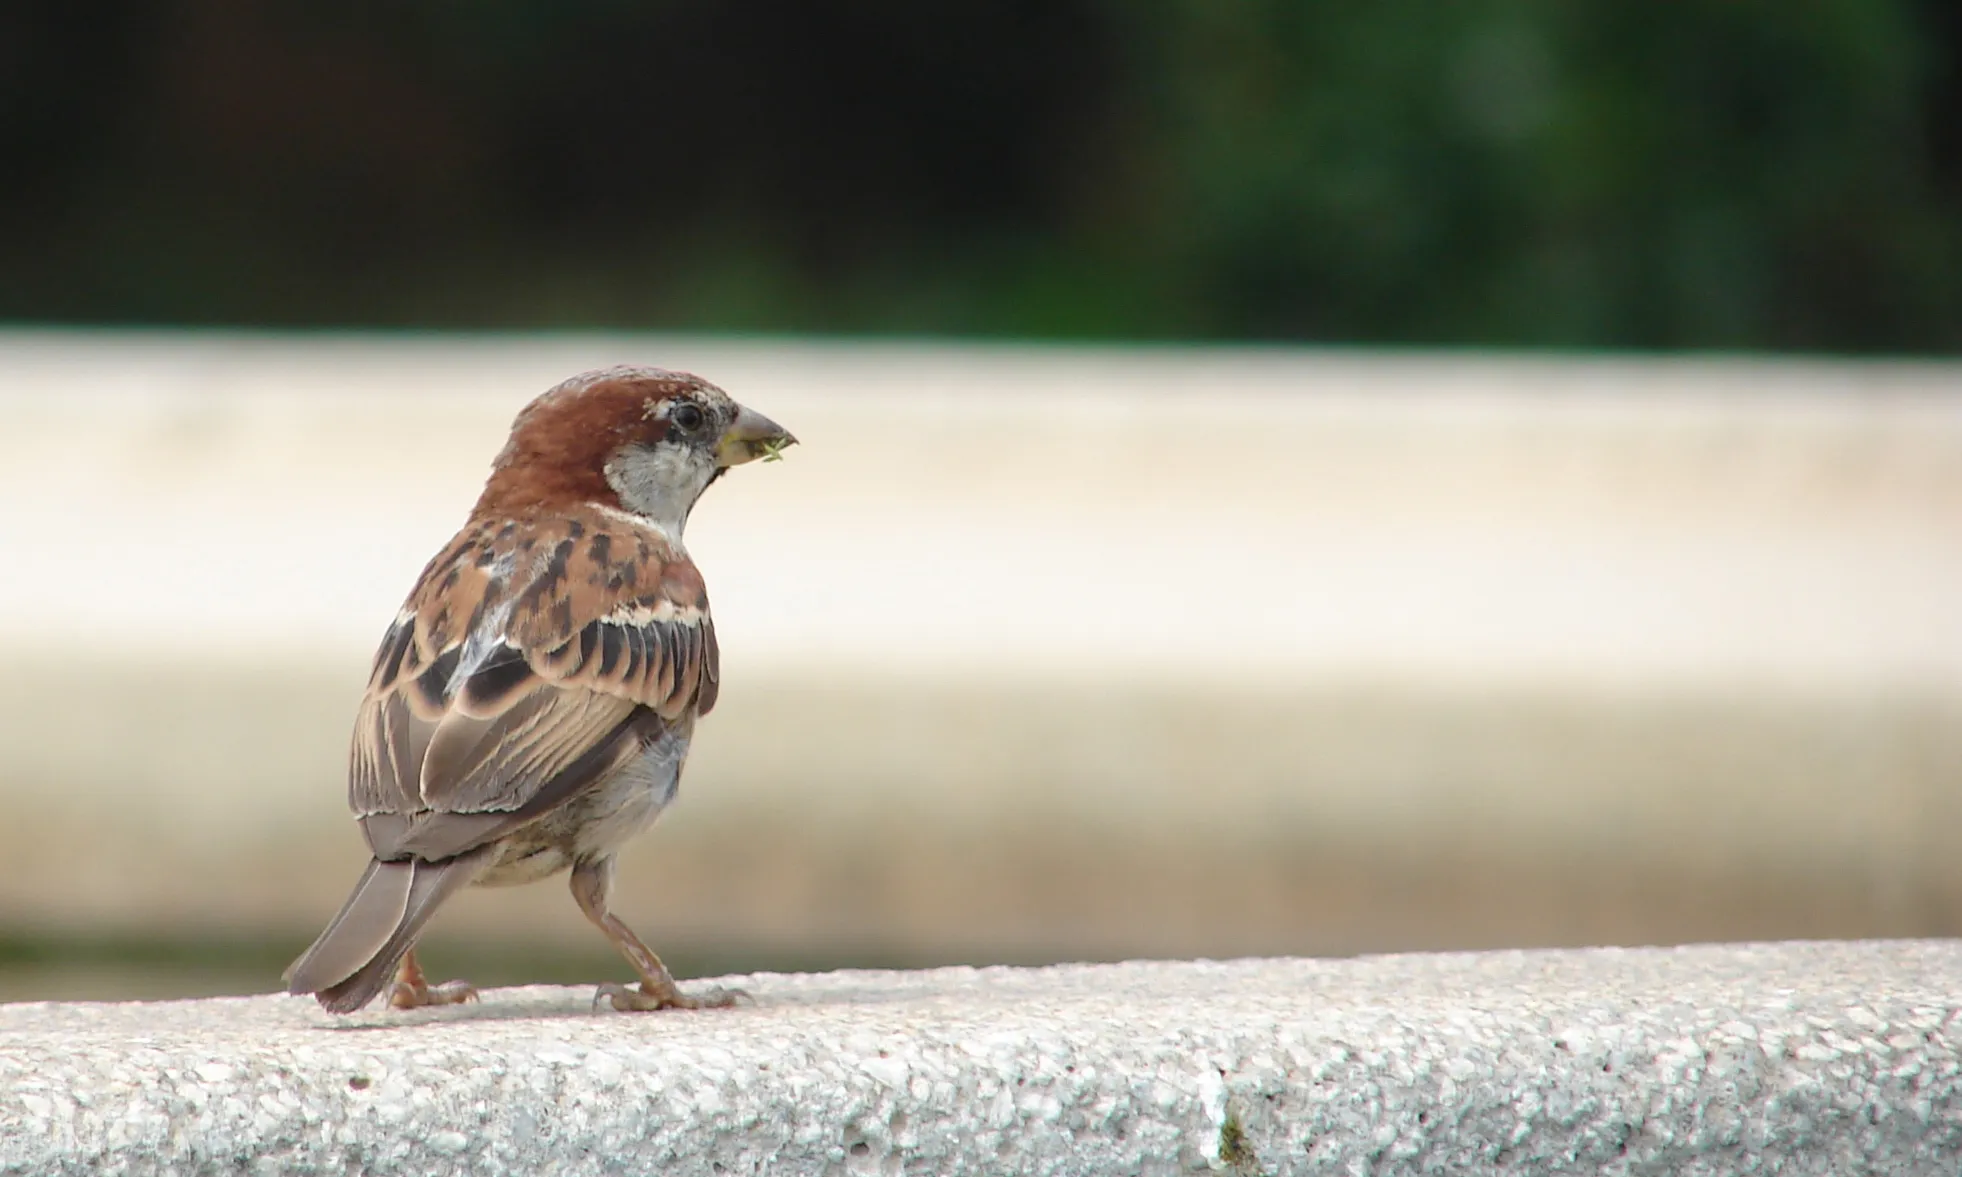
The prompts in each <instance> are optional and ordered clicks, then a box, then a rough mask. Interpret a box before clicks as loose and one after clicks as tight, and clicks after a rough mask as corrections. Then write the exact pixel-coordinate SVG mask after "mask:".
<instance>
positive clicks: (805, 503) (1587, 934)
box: [0, 334, 1962, 960]
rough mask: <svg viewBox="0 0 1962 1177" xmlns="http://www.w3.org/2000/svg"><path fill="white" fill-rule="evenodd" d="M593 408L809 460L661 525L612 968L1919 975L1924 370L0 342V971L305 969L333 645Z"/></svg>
mask: <svg viewBox="0 0 1962 1177" xmlns="http://www.w3.org/2000/svg"><path fill="white" fill-rule="evenodd" d="M620 361H639V362H656V363H664V364H668V365H670V366H675V367H685V368H689V369H692V370H695V371H698V372H700V373H702V374H704V375H706V376H708V377H710V378H711V379H714V380H717V381H718V382H719V383H722V384H723V385H724V386H725V387H727V388H728V389H729V390H730V391H731V392H733V393H734V394H736V395H737V396H738V397H740V398H741V399H743V400H745V401H747V402H749V403H752V404H754V405H756V406H757V407H759V408H761V409H763V410H764V411H766V412H768V413H770V414H771V415H772V416H774V417H776V418H777V419H779V420H781V421H783V422H784V423H786V424H787V425H789V426H790V427H791V428H793V429H794V430H795V431H796V432H797V433H798V434H799V436H800V437H801V438H802V439H803V440H804V444H803V445H802V446H800V447H798V448H797V449H795V450H792V451H790V453H789V454H788V455H787V460H786V461H785V462H783V463H782V464H772V465H769V466H760V467H752V468H748V469H744V470H741V471H738V472H736V473H735V474H734V475H733V476H732V477H730V478H728V479H726V480H725V481H724V482H723V483H722V484H719V485H718V486H717V487H716V488H715V489H714V490H713V491H712V492H711V494H710V496H709V498H708V499H707V500H705V503H704V505H703V506H702V507H701V508H700V510H699V511H698V513H697V516H696V520H695V522H694V523H693V524H692V526H691V529H690V533H689V537H688V539H689V544H690V547H691V549H692V550H693V552H694V554H695V557H696V559H697V561H698V562H699V563H700V564H701V565H702V567H703V569H704V571H705V573H706V575H707V577H708V580H709V586H710V593H711V596H712V598H713V601H714V607H715V611H716V616H717V621H718V630H719V632H720V633H721V634H722V637H723V647H724V667H725V681H726V684H727V685H726V688H725V691H724V694H723V697H722V704H721V706H720V707H719V708H718V710H717V712H716V713H715V715H714V716H713V717H711V719H710V721H709V722H707V723H706V724H705V725H704V727H703V728H702V731H701V735H700V738H699V740H698V744H697V752H696V755H695V758H694V761H693V762H692V764H691V766H690V772H689V775H688V778H687V780H686V782H685V783H684V786H683V792H682V799H681V804H680V806H679V808H678V809H677V810H675V811H674V812H673V813H672V814H671V815H669V817H667V818H666V819H664V821H663V823H662V825H661V826H660V827H659V828H658V829H657V830H656V831H655V833H654V834H653V835H651V836H650V837H649V838H648V839H647V840H646V842H645V844H644V845H643V846H641V847H640V848H639V849H637V850H636V851H635V852H634V854H633V855H632V856H631V858H630V860H629V862H628V863H627V864H626V867H625V870H624V878H623V887H624V900H623V905H624V907H625V909H626V910H627V911H628V913H629V914H630V915H631V916H632V917H633V918H634V919H635V920H636V922H637V923H639V924H640V925H642V926H643V927H644V928H645V929H646V930H647V931H648V933H649V935H650V938H652V939H654V940H655V942H656V943H657V944H659V943H663V942H666V943H674V942H677V941H679V942H680V943H682V944H684V945H698V946H709V947H711V948H713V947H717V946H726V945H734V946H736V947H737V948H739V949H740V950H741V951H743V952H747V953H751V954H755V955H758V956H759V957H760V958H761V959H766V960H767V959H773V957H772V954H779V955H782V956H784V957H785V958H786V959H790V958H793V957H794V958H796V959H827V960H829V959H844V960H849V959H852V958H853V957H854V954H861V955H870V956H880V957H881V958H884V959H890V958H913V957H917V958H920V959H996V958H1016V959H1032V958H1045V957H1046V958H1075V957H1096V956H1114V955H1126V954H1156V955H1189V954H1206V953H1210V954H1229V953H1247V952H1296V951H1355V950H1363V949H1381V948H1403V947H1446V946H1449V947H1459V946H1479V945H1496V944H1548V943H1591V942H1654V941H1675V940H1687V939H1702V938H1739V937H1759V936H1790V935H1869V934H1873V935H1880V934H1952V933H1956V932H1962V867H1958V866H1956V865H1955V864H1954V859H1955V855H1953V853H1952V852H1951V850H1950V847H1951V846H1952V845H1953V843H1954V841H1955V838H1956V836H1957V835H1958V834H1962V723H1959V722H1958V721H1962V609H1958V607H1957V604H1956V602H1957V601H1958V600H1962V370H1958V369H1956V368H1952V367H1943V366H1933V365H1927V366H1917V365H1852V364H1812V363H1750V362H1742V361H1734V362H1680V361H1678V362H1657V361H1633V360H1626V361H1624V360H1598V361H1569V360H1551V359H1549V360H1518V359H1504V358H1490V357H1473V356H1429V357H1421V358H1403V357H1394V356H1388V357H1385V356H1367V355H1351V354H1342V353H1335V354H1321V353H1303V352H1291V351H1201V350H1173V349H1163V350H1132V351H1060V350H1040V349H1036V350H1015V349H959V348H936V347H926V346H906V347H900V346H851V345H842V344H841V345H829V346H820V345H789V344H768V343H754V344H749V343H736V342H726V341H725V342H704V341H699V340H687V339H664V338H655V337H639V338H607V337H574V338H557V339H553V338H545V339H530V340H527V339H493V340H429V339H413V338H410V339H400V340H374V339H335V338H321V339H286V338H275V337H267V338H253V337H179V336H142V335H127V334H104V335H91V334H74V335H32V334H14V335H11V336H5V337H0V560H4V572H0V641H4V642H5V643H6V648H7V649H9V651H10V661H11V666H12V671H13V673H11V674H9V675H7V676H5V677H4V679H0V714H4V715H5V716H6V717H7V718H6V722H5V724H4V726H0V796H3V797H4V801H5V804H6V805H7V812H8V815H9V820H8V821H7V822H6V823H5V824H4V826H0V935H4V934H6V933H7V932H9V931H22V930H25V931H26V932H29V933H33V934H40V933H41V932H44V931H46V930H48V929H53V930H55V931H56V932H59V933H61V934H69V933H73V932H74V931H75V930H76V929H83V930H87V931H89V932H90V933H91V934H100V935H103V936H108V937H114V936H117V935H121V934H125V933H128V932H130V931H132V930H134V931H136V932H140V933H143V934H146V935H158V934H166V935H167V934H171V933H172V932H173V931H174V930H179V929H182V930H185V931H186V932H187V933H189V934H198V935H202V934H210V933H214V932H217V933H225V934H236V933H239V932H241V931H243V932H245V933H247V934H255V935H257V934H263V935H267V936H273V937H280V936H284V937H291V938H296V939H300V940H303V939H304V938H305V937H306V936H308V935H310V934H311V932H312V931H313V930H314V927H315V925H316V924H317V923H318V922H319V921H320V920H322V919H324V917H325V916H326V915H327V914H328V913H330V912H331V910H332V909H333V907H334V906H336V905H337V904H338V902H339V900H340V898H341V896H342V893H343V891H344V889H345V888H346V886H347V885H348V884H349V883H350V882H351V880H352V878H353V876H354V874H355V872H356V871H357V870H358V866H359V862H360V856H359V850H358V846H359V843H358V839H357V838H356V836H355V834H354V831H353V829H352V826H351V824H350V823H349V822H348V821H347V820H346V818H345V815H344V811H343V810H342V807H341V799H340V790H341V781H340V774H341V769H342V757H343V755H344V749H345V739H346V729H347V724H348V720H349V716H350V714H351V711H352V707H353V703H354V698H355V696H356V694H357V693H358V691H359V687H360V683H361V681H362V679H363V677H364V676H365V673H366V660H367V657H368V655H369V653H370V652H371V649H372V644H373V642H374V640H375V638H376V637H377V636H378V635H379V633H380V631H381V629H382V628H383V627H384V625H385V624H386V621H387V619H388V617H389V616H390V615H391V614H392V612H393V610H394V608H395V606H396V604H397V603H398V601H399V599H400V597H401V595H402V594H403V592H404V591H405V590H406V588H407V587H408V584H409V583H410V581H411V580H412V579H413V578H414V575H415V573H416V571H417V570H418V568H419V567H420V565H421V563H422V561H423V560H424V559H426V558H427V557H428V556H429V555H430V554H431V553H432V552H433V551H434V550H435V548H436V547H437V546H438V545H439V544H440V543H441V542H442V541H443V540H444V539H445V538H447V536H448V535H449V534H450V532H451V530H453V528H454V527H455V526H456V525H457V524H458V523H459V522H460V521H461V519H462V517H463V514H464V512H465V511H466V510H467V508H468V505H469V502H470V500H471V498H472V497H473V496H474V494H475V492H476V489H477V486H478V484H479V482H480V481H481V478H482V473H483V470H484V468H485V465H486V463H487V462H488V459H489V457H490V455H491V454H492V453H493V452H494V451H495V449H496V447H497V445H498V444H499V442H500V440H501V438H502V435H503V431H504V428H505V426H506V424H507V423H508V421H509V419H510V417H511V415H512V414H513V413H514V412H515V411H516V409H517V408H518V407H519V406H520V405H521V404H522V403H523V402H524V401H525V400H526V399H528V398H529V397H530V396H531V395H533V394H534V393H536V392H537V391H539V390H541V389H543V388H544V387H546V386H547V385H549V384H551V383H552V382H554V381H555V380H557V379H559V378H561V377H563V376H566V375H569V374H571V373H573V372H575V371H578V370H580V369H582V368H586V367H590V366H594V365H598V364H605V363H613V362H620ZM444 922H445V924H446V927H445V929H444V931H445V933H446V934H449V935H453V936H459V937H469V936H477V937H489V938H493V939H498V940H503V941H510V942H514V943H518V944H536V943H539V942H540V941H541V939H542V940H545V941H550V942H552V943H559V942H576V943H580V944H584V943H585V941H586V940H587V939H588V938H589V936H590V933H589V931H588V930H587V929H586V928H585V927H584V926H583V921H581V920H580V919H579V918H578V916H577V915H576V913H575V912H574V910H573V909H572V907H571V905H570V903H569V901H568V900H567V899H566V897H565V896H564V894H563V890H562V888H560V887H559V886H557V885H556V884H543V885H540V886H536V887H532V888H528V889H526V890H524V891H520V892H493V893H484V894H479V895H476V896H473V897H471V899H470V900H469V901H468V902H466V903H464V904H460V905H459V906H458V909H457V910H456V911H455V912H454V913H453V914H450V915H446V917H445V921H444ZM159 930H162V931H161V932H160V931H159Z"/></svg>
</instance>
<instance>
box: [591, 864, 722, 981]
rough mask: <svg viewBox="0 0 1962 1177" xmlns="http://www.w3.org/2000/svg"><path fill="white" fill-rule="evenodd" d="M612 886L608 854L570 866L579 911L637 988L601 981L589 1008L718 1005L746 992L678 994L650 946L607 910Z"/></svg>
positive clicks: (611, 870)
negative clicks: (636, 977) (635, 978)
mask: <svg viewBox="0 0 1962 1177" xmlns="http://www.w3.org/2000/svg"><path fill="white" fill-rule="evenodd" d="M612 889H613V860H612V859H611V858H602V859H599V860H598V861H587V862H582V863H580V864H579V865H577V866H575V867H573V868H572V897H573V898H574V899H575V900H577V901H578V903H579V910H580V911H583V912H585V913H586V918H587V919H589V920H591V921H593V924H594V925H595V926H596V927H598V928H599V930H600V931H601V932H602V933H604V934H605V935H606V938H607V939H608V940H611V941H613V946H614V947H615V948H617V949H619V950H620V955H621V956H624V957H626V958H627V963H628V964H630V965H632V966H633V970H634V972H636V973H639V974H640V984H639V985H638V986H632V987H630V986H627V985H622V984H619V983H618V982H614V981H608V982H606V983H605V984H603V985H601V986H600V987H599V991H598V992H596V993H594V994H593V1008H594V1009H598V1008H599V1004H600V1002H601V1001H602V1000H610V1001H611V1002H612V1003H613V1008H614V1009H618V1010H655V1009H721V1008H725V1007H728V1006H732V1005H734V1004H736V1002H738V1001H741V1000H743V999H744V998H747V997H748V996H749V995H748V994H747V993H744V992H743V991H742V990H740V989H711V990H709V991H707V992H706V993H702V994H700V995H698V996H690V995H689V994H686V993H683V992H682V991H681V987H680V986H678V985H676V984H675V983H674V977H673V975H672V974H670V973H669V972H668V966H666V965H664V964H662V963H661V958H660V957H658V956H656V955H654V950H653V949H651V948H649V947H648V946H647V945H645V944H643V943H641V939H640V937H639V936H636V935H634V930H633V929H632V928H630V927H628V926H627V925H626V924H625V923H623V922H621V919H620V917H619V916H617V915H614V914H613V913H612V912H610V911H608V910H606V895H607V892H608V891H610V890H612Z"/></svg>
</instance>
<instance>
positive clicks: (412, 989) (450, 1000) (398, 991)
mask: <svg viewBox="0 0 1962 1177" xmlns="http://www.w3.org/2000/svg"><path fill="white" fill-rule="evenodd" d="M475 1000H477V987H476V986H475V985H472V984H471V983H470V982H468V981H445V982H443V983H442V984H441V985H431V984H430V983H429V978H428V977H425V976H423V975H422V965H421V964H420V963H418V962H417V960H416V950H415V949H413V948H411V949H409V951H407V952H405V953H403V954H402V964H401V966H400V967H399V968H397V969H396V970H395V984H394V986H393V987H392V988H390V990H389V992H388V1004H390V1005H392V1006H394V1007H395V1008H396V1009H416V1008H417V1007H419V1006H425V1005H461V1004H462V1003H463V1002H466V1001H475Z"/></svg>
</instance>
